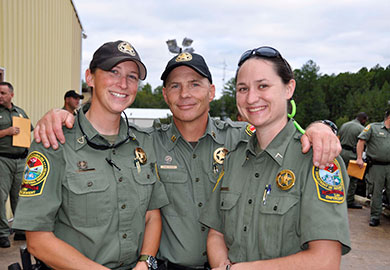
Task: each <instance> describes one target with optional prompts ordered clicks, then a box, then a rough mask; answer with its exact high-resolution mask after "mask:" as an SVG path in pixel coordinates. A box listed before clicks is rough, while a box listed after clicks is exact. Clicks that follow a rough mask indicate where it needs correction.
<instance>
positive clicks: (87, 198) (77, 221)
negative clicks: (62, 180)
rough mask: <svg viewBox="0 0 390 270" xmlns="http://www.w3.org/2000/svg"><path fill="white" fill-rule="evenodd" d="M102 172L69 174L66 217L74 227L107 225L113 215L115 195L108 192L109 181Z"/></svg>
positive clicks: (67, 178) (67, 179)
mask: <svg viewBox="0 0 390 270" xmlns="http://www.w3.org/2000/svg"><path fill="white" fill-rule="evenodd" d="M103 176H105V174H104V173H103V172H83V173H69V174H68V175H67V177H66V183H67V188H68V196H67V205H68V207H69V213H68V217H69V219H70V220H71V223H72V224H73V225H75V226H81V227H94V226H100V225H103V224H107V223H109V221H110V218H111V216H112V214H113V211H114V209H113V208H111V206H112V201H113V200H115V202H116V201H117V199H116V198H113V196H115V194H110V192H109V190H110V189H109V181H108V180H107V178H105V177H103Z"/></svg>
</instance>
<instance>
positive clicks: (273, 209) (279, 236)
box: [200, 121, 350, 263]
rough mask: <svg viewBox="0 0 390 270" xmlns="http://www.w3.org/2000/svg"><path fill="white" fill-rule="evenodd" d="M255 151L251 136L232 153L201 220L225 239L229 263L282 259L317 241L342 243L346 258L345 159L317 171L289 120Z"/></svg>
mask: <svg viewBox="0 0 390 270" xmlns="http://www.w3.org/2000/svg"><path fill="white" fill-rule="evenodd" d="M256 148H257V139H256V136H253V137H252V138H251V139H250V141H249V143H248V144H246V143H240V145H239V146H238V147H237V149H236V150H235V151H232V152H231V153H229V154H228V156H227V159H226V161H225V165H224V166H225V170H226V171H225V175H224V178H223V180H222V181H221V182H220V183H219V184H218V187H217V189H216V190H215V192H214V193H213V194H212V195H211V198H210V200H209V202H208V204H207V206H206V208H205V209H204V212H203V213H202V216H201V219H200V221H201V222H202V223H204V224H205V225H207V226H209V227H211V228H213V229H215V230H217V231H219V232H221V233H223V234H224V237H225V242H226V245H227V247H228V249H229V259H230V260H231V261H232V262H244V261H253V260H264V259H272V258H277V257H283V256H287V255H290V254H294V253H297V252H300V251H302V250H304V249H307V244H308V242H310V241H313V240H319V239H329V240H336V241H339V242H340V243H341V244H342V246H343V254H345V253H347V252H348V251H349V250H350V240H349V228H348V213H347V207H346V204H345V200H344V199H345V198H344V197H345V195H344V192H345V186H347V185H348V176H347V174H346V172H345V166H344V163H343V162H342V161H341V158H337V160H336V161H335V165H336V167H330V168H327V170H328V172H326V171H325V170H319V169H318V168H315V167H314V166H313V163H312V158H313V156H312V152H310V153H309V154H302V153H301V144H300V142H299V133H298V131H296V129H295V127H294V125H293V123H292V122H291V121H290V122H289V123H288V124H287V125H286V127H284V129H283V130H282V131H281V132H280V133H279V134H278V135H277V136H276V137H275V138H274V139H273V141H272V142H271V143H270V144H269V145H268V147H267V148H266V149H265V150H264V151H261V152H260V153H258V154H256ZM279 173H281V174H280V175H278V174H279ZM314 175H317V176H316V177H315V176H314ZM279 176H280V177H279ZM314 178H316V179H317V181H318V182H319V183H320V184H321V186H319V185H318V184H316V181H315V180H314ZM319 178H322V180H320V179H319ZM277 179H279V183H280V184H281V187H283V188H285V190H282V188H281V187H279V185H278V184H277V181H276V180H277ZM324 187H325V188H324ZM267 191H268V192H267ZM324 200H326V201H324ZM327 201H329V202H327ZM319 263H320V262H319Z"/></svg>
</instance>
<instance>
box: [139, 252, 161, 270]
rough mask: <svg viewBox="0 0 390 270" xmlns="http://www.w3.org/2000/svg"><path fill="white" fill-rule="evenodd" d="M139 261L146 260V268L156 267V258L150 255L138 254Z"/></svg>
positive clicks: (153, 269)
mask: <svg viewBox="0 0 390 270" xmlns="http://www.w3.org/2000/svg"><path fill="white" fill-rule="evenodd" d="M138 261H139V262H146V263H147V264H148V268H149V269H152V270H155V269H157V259H156V258H155V257H153V256H152V255H140V256H139V258H138Z"/></svg>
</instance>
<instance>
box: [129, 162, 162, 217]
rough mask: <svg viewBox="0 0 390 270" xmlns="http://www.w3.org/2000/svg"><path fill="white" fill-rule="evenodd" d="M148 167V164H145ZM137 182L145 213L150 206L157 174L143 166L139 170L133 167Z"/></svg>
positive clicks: (142, 208) (142, 209)
mask: <svg viewBox="0 0 390 270" xmlns="http://www.w3.org/2000/svg"><path fill="white" fill-rule="evenodd" d="M145 167H146V166H145ZM131 171H132V174H133V177H134V180H135V183H136V184H137V191H138V196H139V200H140V205H141V209H140V210H141V213H142V214H143V215H144V214H145V213H146V211H147V209H148V207H149V202H150V200H151V197H152V192H153V186H154V184H155V183H156V181H157V179H156V176H155V175H154V174H153V173H152V171H151V170H146V169H145V168H141V171H140V172H138V170H137V169H135V168H132V169H131Z"/></svg>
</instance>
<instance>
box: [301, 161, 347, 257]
mask: <svg viewBox="0 0 390 270" xmlns="http://www.w3.org/2000/svg"><path fill="white" fill-rule="evenodd" d="M337 161H338V162H337V163H335V164H336V165H337V166H338V170H339V174H337V171H333V172H332V170H331V169H330V170H328V171H326V168H325V170H319V169H318V168H315V167H312V168H311V169H309V170H308V171H309V173H308V174H307V181H306V185H305V186H304V187H303V191H302V204H301V214H300V215H301V219H300V222H301V224H300V231H301V246H302V248H303V249H307V247H308V242H310V241H314V240H324V239H326V240H335V241H339V242H340V243H341V244H342V254H346V253H348V252H349V250H350V249H351V248H350V246H351V243H350V238H349V224H348V211H347V205H346V195H347V191H348V190H347V188H348V185H349V178H348V174H347V173H346V169H345V165H344V163H343V161H342V159H341V158H340V157H338V158H337ZM311 166H312V165H311ZM319 178H321V179H323V180H321V179H319ZM332 181H335V182H334V183H338V181H340V185H341V186H340V187H342V188H340V189H339V187H337V185H329V184H328V183H332ZM327 194H330V195H327ZM335 194H336V195H335ZM332 195H335V196H336V198H337V199H334V200H333V199H332ZM338 195H340V196H342V197H343V198H342V197H341V198H342V200H340V201H338V200H339V199H341V198H340V197H339V196H338ZM340 202H341V203H340Z"/></svg>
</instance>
